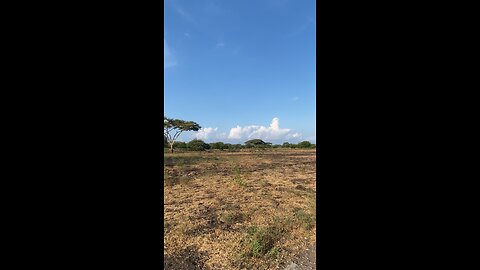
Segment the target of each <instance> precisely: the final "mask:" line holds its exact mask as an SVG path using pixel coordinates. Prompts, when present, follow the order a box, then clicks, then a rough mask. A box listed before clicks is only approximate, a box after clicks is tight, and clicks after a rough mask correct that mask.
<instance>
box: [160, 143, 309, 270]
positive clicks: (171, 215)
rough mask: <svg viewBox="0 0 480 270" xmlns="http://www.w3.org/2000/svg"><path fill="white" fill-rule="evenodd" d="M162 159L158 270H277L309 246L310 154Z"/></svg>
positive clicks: (212, 154) (279, 152)
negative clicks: (162, 227) (161, 265)
mask: <svg viewBox="0 0 480 270" xmlns="http://www.w3.org/2000/svg"><path fill="white" fill-rule="evenodd" d="M165 161H166V162H165V164H166V165H165V167H164V174H165V182H164V188H165V194H164V224H165V231H164V247H165V253H164V257H165V265H164V268H165V269H178V270H182V269H278V267H279V266H281V265H282V264H283V263H285V262H287V261H288V260H290V259H291V258H292V257H293V256H295V255H296V254H298V253H299V252H301V251H302V250H303V249H304V248H305V247H308V246H311V245H312V244H313V243H314V242H315V228H316V223H315V212H316V207H315V198H316V193H315V191H316V185H315V182H316V179H315V177H316V176H315V171H316V164H315V150H296V149H287V150H275V151H265V152H210V153H178V154H173V155H172V154H165Z"/></svg>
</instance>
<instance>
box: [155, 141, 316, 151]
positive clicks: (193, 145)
mask: <svg viewBox="0 0 480 270" xmlns="http://www.w3.org/2000/svg"><path fill="white" fill-rule="evenodd" d="M163 147H164V148H168V147H169V144H168V142H167V140H166V139H164V141H163ZM173 148H175V149H182V150H190V151H204V150H208V149H219V150H240V149H249V148H261V149H265V148H316V145H315V144H312V143H310V142H309V141H303V142H300V143H298V144H294V143H288V142H285V143H283V144H272V143H269V142H264V141H262V140H260V139H254V140H249V141H246V142H245V143H244V144H230V143H223V142H214V143H206V142H204V141H202V140H192V141H189V142H175V143H174V144H173Z"/></svg>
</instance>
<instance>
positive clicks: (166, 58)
mask: <svg viewBox="0 0 480 270" xmlns="http://www.w3.org/2000/svg"><path fill="white" fill-rule="evenodd" d="M176 65H177V61H176V60H175V57H174V56H173V54H172V52H171V51H170V48H169V47H168V45H167V41H166V40H165V39H163V68H165V69H166V68H169V67H173V66H176Z"/></svg>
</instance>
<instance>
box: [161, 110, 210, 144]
mask: <svg viewBox="0 0 480 270" xmlns="http://www.w3.org/2000/svg"><path fill="white" fill-rule="evenodd" d="M200 128H201V127H200V125H199V124H197V123H195V122H193V121H184V120H180V119H172V118H167V117H165V116H164V117H163V135H164V137H165V138H166V139H167V141H168V143H169V144H170V152H172V153H173V145H174V144H175V141H176V140H177V139H178V136H180V134H182V132H184V131H198V130H199V129H200Z"/></svg>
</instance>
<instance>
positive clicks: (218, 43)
mask: <svg viewBox="0 0 480 270" xmlns="http://www.w3.org/2000/svg"><path fill="white" fill-rule="evenodd" d="M216 46H217V48H222V47H225V43H224V42H222V41H219V42H217V44H216Z"/></svg>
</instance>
